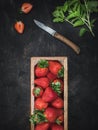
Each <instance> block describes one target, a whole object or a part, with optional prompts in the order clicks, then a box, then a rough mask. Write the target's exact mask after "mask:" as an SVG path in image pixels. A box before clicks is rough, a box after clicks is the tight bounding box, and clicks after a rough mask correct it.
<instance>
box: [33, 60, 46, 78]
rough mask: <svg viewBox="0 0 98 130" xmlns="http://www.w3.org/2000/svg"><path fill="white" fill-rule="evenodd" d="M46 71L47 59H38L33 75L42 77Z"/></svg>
mask: <svg viewBox="0 0 98 130" xmlns="http://www.w3.org/2000/svg"><path fill="white" fill-rule="evenodd" d="M47 73H48V61H47V60H40V61H39V62H38V64H37V66H36V67H35V76H37V77H44V76H46V75H47Z"/></svg>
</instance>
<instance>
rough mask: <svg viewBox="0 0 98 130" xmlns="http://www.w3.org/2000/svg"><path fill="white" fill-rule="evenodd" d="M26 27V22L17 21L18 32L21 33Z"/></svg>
mask: <svg viewBox="0 0 98 130" xmlns="http://www.w3.org/2000/svg"><path fill="white" fill-rule="evenodd" d="M24 27H25V25H24V23H23V22H22V21H17V22H16V23H15V24H14V28H15V30H16V31H17V32H18V33H20V34H22V33H23V32H24Z"/></svg>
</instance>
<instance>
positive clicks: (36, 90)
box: [33, 86, 43, 97]
mask: <svg viewBox="0 0 98 130" xmlns="http://www.w3.org/2000/svg"><path fill="white" fill-rule="evenodd" d="M42 94H43V89H42V87H40V86H36V87H34V88H33V95H34V96H35V97H41V96H42Z"/></svg>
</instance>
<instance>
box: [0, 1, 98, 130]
mask: <svg viewBox="0 0 98 130" xmlns="http://www.w3.org/2000/svg"><path fill="white" fill-rule="evenodd" d="M23 2H25V0H7V1H6V0H0V130H8V129H9V130H29V129H30V127H29V114H30V57H33V56H67V57H68V87H69V88H68V92H69V100H68V102H69V105H68V109H69V112H68V114H69V115H68V127H69V130H98V80H97V79H98V68H97V62H98V56H97V51H98V48H97V44H98V43H97V41H98V37H97V36H98V35H97V34H98V28H97V26H98V16H97V14H96V15H95V16H94V17H96V19H97V21H96V23H95V27H94V33H95V35H96V37H94V38H93V37H92V36H91V35H90V34H89V33H88V34H86V35H85V36H84V37H82V38H81V37H79V36H78V31H79V30H78V29H75V28H73V27H72V26H71V25H69V24H68V23H53V22H52V14H51V13H52V11H53V10H54V9H55V7H56V6H57V5H60V4H61V5H62V4H63V2H64V0H55V1H53V0H47V1H46V0H27V1H26V2H31V3H32V4H33V5H34V7H33V10H32V11H31V12H30V13H29V14H28V15H25V14H19V12H18V9H19V7H20V5H21V3H23ZM34 18H35V19H38V20H40V21H42V22H44V23H46V24H47V25H48V26H50V27H52V28H54V29H56V30H57V31H58V32H60V33H61V34H63V35H64V36H66V37H68V38H69V39H70V40H72V41H74V42H75V43H76V44H77V45H79V46H80V49H81V53H80V55H76V54H75V53H74V52H73V51H72V50H71V49H70V48H69V47H68V46H66V45H64V44H63V43H61V42H60V41H58V40H56V39H55V38H53V37H51V36H50V35H49V34H48V33H45V32H44V31H42V30H41V29H39V28H38V27H37V26H36V25H35V24H34V22H33V19H34ZM16 19H17V20H23V22H24V23H25V31H24V34H22V35H20V34H18V33H17V32H16V31H15V30H14V29H13V24H14V22H15V20H16Z"/></svg>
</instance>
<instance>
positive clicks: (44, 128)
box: [35, 122, 49, 130]
mask: <svg viewBox="0 0 98 130" xmlns="http://www.w3.org/2000/svg"><path fill="white" fill-rule="evenodd" d="M48 128H49V123H48V122H44V123H41V124H37V125H36V126H35V130H48Z"/></svg>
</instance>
